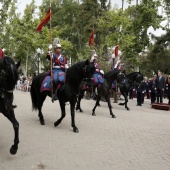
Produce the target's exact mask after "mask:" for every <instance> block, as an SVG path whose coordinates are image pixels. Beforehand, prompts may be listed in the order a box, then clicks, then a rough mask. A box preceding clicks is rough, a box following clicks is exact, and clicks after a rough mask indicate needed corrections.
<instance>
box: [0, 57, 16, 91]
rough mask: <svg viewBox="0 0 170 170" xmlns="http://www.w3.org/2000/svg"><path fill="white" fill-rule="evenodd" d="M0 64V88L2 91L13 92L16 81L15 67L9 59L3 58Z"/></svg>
mask: <svg viewBox="0 0 170 170" xmlns="http://www.w3.org/2000/svg"><path fill="white" fill-rule="evenodd" d="M1 61H2V62H1V64H0V86H1V88H3V89H4V90H7V91H10V90H13V89H14V87H15V84H16V82H17V80H18V71H17V67H16V65H15V63H14V61H13V59H12V58H10V57H3V58H2V60H1Z"/></svg>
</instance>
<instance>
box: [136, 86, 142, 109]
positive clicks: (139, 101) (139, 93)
mask: <svg viewBox="0 0 170 170" xmlns="http://www.w3.org/2000/svg"><path fill="white" fill-rule="evenodd" d="M136 91H137V106H142V102H143V98H142V97H143V95H142V94H143V83H140V84H136Z"/></svg>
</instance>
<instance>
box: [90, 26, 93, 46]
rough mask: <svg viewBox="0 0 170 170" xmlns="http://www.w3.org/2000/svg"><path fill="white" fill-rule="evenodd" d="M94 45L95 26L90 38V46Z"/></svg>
mask: <svg viewBox="0 0 170 170" xmlns="http://www.w3.org/2000/svg"><path fill="white" fill-rule="evenodd" d="M91 45H94V28H93V29H92V31H91V34H90V38H89V46H91Z"/></svg>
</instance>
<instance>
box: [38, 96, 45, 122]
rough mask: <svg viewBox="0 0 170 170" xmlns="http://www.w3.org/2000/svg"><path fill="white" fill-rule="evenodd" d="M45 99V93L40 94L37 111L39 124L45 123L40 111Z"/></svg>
mask: <svg viewBox="0 0 170 170" xmlns="http://www.w3.org/2000/svg"><path fill="white" fill-rule="evenodd" d="M45 99H46V95H40V97H39V101H38V112H39V113H38V117H39V120H40V123H41V125H45V121H44V116H43V114H42V111H41V110H42V105H43V103H44V100H45Z"/></svg>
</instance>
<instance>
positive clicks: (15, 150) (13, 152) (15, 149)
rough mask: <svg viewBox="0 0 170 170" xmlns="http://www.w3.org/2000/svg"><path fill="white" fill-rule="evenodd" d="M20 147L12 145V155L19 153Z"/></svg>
mask: <svg viewBox="0 0 170 170" xmlns="http://www.w3.org/2000/svg"><path fill="white" fill-rule="evenodd" d="M17 150H18V148H15V147H14V145H12V146H11V149H10V153H11V155H15V154H16V153H17Z"/></svg>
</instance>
